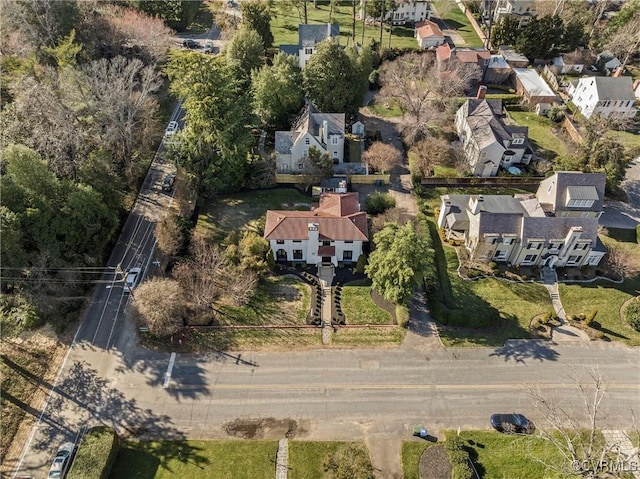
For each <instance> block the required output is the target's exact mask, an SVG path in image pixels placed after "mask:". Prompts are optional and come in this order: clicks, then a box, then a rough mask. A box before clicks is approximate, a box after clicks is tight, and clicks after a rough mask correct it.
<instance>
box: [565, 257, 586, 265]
mask: <svg viewBox="0 0 640 479" xmlns="http://www.w3.org/2000/svg"><path fill="white" fill-rule="evenodd" d="M581 259H582V256H569V259H568V260H567V264H577V263H578V262H579V261H580V260H581Z"/></svg>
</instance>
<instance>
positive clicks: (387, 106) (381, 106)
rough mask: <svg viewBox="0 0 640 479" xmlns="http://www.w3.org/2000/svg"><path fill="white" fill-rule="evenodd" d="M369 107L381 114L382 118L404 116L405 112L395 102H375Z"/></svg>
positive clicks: (376, 113) (372, 111) (374, 112)
mask: <svg viewBox="0 0 640 479" xmlns="http://www.w3.org/2000/svg"><path fill="white" fill-rule="evenodd" d="M367 108H368V109H369V110H370V111H371V113H373V114H374V115H376V116H381V117H382V118H393V117H398V116H402V115H403V114H404V112H403V111H402V108H400V107H399V106H398V105H396V104H395V103H393V102H391V103H373V104H370V105H369V106H367Z"/></svg>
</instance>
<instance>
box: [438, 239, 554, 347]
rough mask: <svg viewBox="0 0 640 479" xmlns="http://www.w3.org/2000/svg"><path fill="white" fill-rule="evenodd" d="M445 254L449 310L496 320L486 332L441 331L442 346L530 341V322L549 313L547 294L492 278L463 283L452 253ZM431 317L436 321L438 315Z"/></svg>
mask: <svg viewBox="0 0 640 479" xmlns="http://www.w3.org/2000/svg"><path fill="white" fill-rule="evenodd" d="M444 254H445V258H446V264H447V272H448V280H449V285H450V286H449V288H450V290H449V291H448V292H447V293H446V294H448V295H450V296H449V298H450V299H449V303H448V307H449V309H451V310H454V311H460V312H465V311H466V312H469V314H470V315H476V316H478V317H483V316H486V315H490V314H497V316H498V317H499V320H498V321H497V323H494V324H493V325H492V327H489V328H482V329H477V330H474V329H468V328H466V329H447V328H441V330H440V338H441V339H442V342H443V343H444V345H445V346H502V345H503V344H504V342H505V341H506V340H508V339H518V338H530V337H531V334H530V332H529V324H530V321H531V319H532V318H533V317H534V316H535V315H536V314H538V313H544V312H546V311H549V310H550V309H551V300H550V298H549V294H548V293H547V290H546V289H545V288H544V287H543V286H541V285H539V284H535V283H509V282H506V281H501V280H499V279H492V278H488V279H479V280H475V281H469V280H463V279H462V278H460V277H459V276H458V274H457V272H456V270H457V267H458V264H459V263H458V258H457V255H456V253H455V250H454V249H453V248H451V247H449V246H445V247H444ZM441 287H445V288H446V287H447V285H441ZM432 312H433V311H432ZM434 317H435V319H436V320H438V317H437V315H435V316H434Z"/></svg>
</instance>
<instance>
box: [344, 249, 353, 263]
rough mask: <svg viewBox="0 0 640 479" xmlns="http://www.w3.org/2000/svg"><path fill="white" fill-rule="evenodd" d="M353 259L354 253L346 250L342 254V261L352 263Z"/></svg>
mask: <svg viewBox="0 0 640 479" xmlns="http://www.w3.org/2000/svg"><path fill="white" fill-rule="evenodd" d="M352 259H353V251H351V250H346V251H343V252H342V261H351V260H352Z"/></svg>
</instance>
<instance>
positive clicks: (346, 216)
mask: <svg viewBox="0 0 640 479" xmlns="http://www.w3.org/2000/svg"><path fill="white" fill-rule="evenodd" d="M264 238H265V239H266V240H267V241H269V245H270V246H271V251H272V252H273V256H274V258H275V259H276V261H286V262H294V263H307V264H312V265H318V264H320V263H325V264H327V263H331V264H333V265H334V266H338V263H354V262H356V261H358V258H359V257H360V255H361V254H362V247H363V245H364V243H365V242H367V241H369V233H368V229H367V214H366V213H365V212H363V211H360V203H359V201H358V193H344V194H338V193H323V194H322V195H321V196H320V203H319V205H318V207H317V208H315V209H313V210H311V211H275V210H269V211H267V220H266V223H265V228H264Z"/></svg>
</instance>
